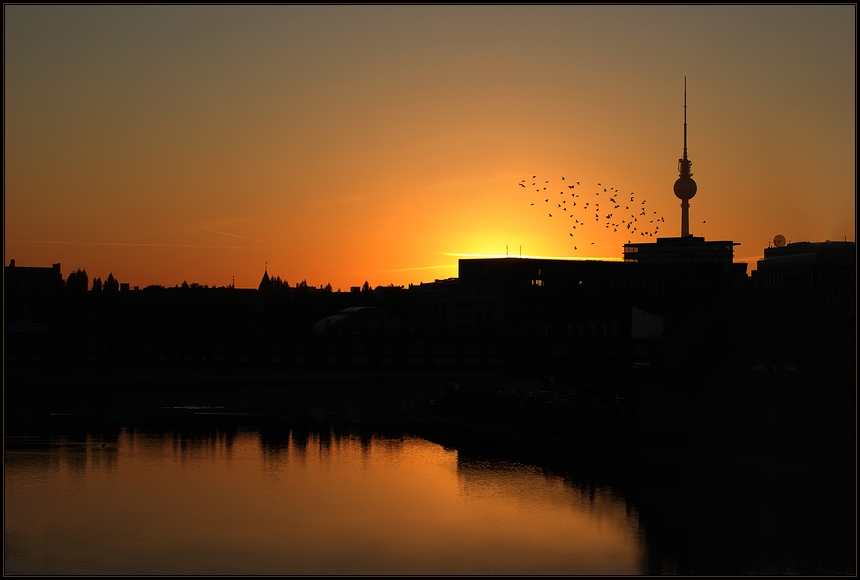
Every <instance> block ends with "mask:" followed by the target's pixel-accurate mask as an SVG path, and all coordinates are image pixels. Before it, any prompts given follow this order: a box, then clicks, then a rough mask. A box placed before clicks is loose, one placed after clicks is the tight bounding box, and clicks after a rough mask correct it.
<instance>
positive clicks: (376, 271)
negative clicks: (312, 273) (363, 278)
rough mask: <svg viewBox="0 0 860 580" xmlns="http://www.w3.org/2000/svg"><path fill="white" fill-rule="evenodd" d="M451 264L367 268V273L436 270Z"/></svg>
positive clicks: (450, 266) (449, 266) (448, 266)
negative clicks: (379, 268) (383, 268)
mask: <svg viewBox="0 0 860 580" xmlns="http://www.w3.org/2000/svg"><path fill="white" fill-rule="evenodd" d="M453 267H454V265H453V264H442V265H439V266H415V267H414V268H389V269H387V270H368V271H367V273H371V274H377V273H387V272H414V271H416V270H438V269H440V268H453ZM362 273H365V272H346V274H362Z"/></svg>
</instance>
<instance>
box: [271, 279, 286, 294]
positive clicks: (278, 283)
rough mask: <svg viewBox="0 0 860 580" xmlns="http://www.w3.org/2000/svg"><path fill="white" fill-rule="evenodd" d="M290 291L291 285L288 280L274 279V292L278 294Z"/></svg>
mask: <svg viewBox="0 0 860 580" xmlns="http://www.w3.org/2000/svg"><path fill="white" fill-rule="evenodd" d="M289 289H290V285H289V284H288V283H287V281H286V280H281V277H280V276H275V277H274V278H272V290H275V291H277V292H286V291H288V290H289Z"/></svg>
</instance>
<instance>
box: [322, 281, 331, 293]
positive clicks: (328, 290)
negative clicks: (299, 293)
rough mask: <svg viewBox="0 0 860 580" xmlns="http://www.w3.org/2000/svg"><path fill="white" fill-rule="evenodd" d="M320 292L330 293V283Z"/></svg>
mask: <svg viewBox="0 0 860 580" xmlns="http://www.w3.org/2000/svg"><path fill="white" fill-rule="evenodd" d="M322 291H323V292H331V283H328V284H326V285H325V287H323V289H322Z"/></svg>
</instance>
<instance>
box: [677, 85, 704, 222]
mask: <svg viewBox="0 0 860 580" xmlns="http://www.w3.org/2000/svg"><path fill="white" fill-rule="evenodd" d="M692 165H693V162H692V161H690V160H689V159H687V77H684V156H683V157H682V158H681V159H678V173H679V175H678V180H677V181H675V187H674V190H675V197H677V198H678V199H680V200H681V237H682V238H686V237H687V236H689V235H690V200H691V199H692V198H693V197H694V196H695V195H696V190H697V189H698V188H697V187H696V182H695V181H693V174H692V173H690V167H692Z"/></svg>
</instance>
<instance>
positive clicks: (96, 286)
mask: <svg viewBox="0 0 860 580" xmlns="http://www.w3.org/2000/svg"><path fill="white" fill-rule="evenodd" d="M101 291H102V279H101V278H93V292H101Z"/></svg>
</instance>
